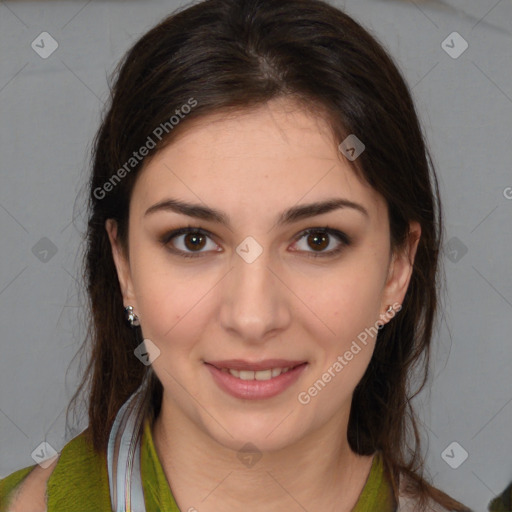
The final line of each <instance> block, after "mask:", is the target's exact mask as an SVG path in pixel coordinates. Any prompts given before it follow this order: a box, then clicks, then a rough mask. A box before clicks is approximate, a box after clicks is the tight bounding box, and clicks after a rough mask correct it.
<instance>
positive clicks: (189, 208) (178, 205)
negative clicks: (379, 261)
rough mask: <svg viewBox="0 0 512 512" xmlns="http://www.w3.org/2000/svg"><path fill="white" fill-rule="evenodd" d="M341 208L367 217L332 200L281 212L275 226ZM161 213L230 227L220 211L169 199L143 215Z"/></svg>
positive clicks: (362, 209) (348, 204)
mask: <svg viewBox="0 0 512 512" xmlns="http://www.w3.org/2000/svg"><path fill="white" fill-rule="evenodd" d="M342 208H350V209H353V210H356V211H358V212H360V213H361V214H363V215H364V216H366V217H369V214H368V211H367V210H366V208H365V207H364V206H362V205H360V204H358V203H354V202H353V201H349V200H348V199H343V198H332V199H327V200H325V201H318V202H315V203H309V204H304V205H299V206H293V207H292V208H289V209H288V210H285V211H283V212H281V213H280V214H279V215H278V216H277V226H282V225H285V224H291V223H293V222H297V221H299V220H301V219H305V218H308V217H313V216H315V215H322V214H324V213H329V212H332V211H334V210H338V209H342ZM161 211H168V212H175V213H180V214H183V215H187V216H189V217H195V218H197V219H203V220H208V221H212V222H218V223H219V224H222V225H224V226H227V227H230V226H231V223H230V220H229V217H228V216H227V215H226V214H225V213H224V212H222V211H220V210H216V209H214V208H210V207H208V206H203V205H201V204H195V203H187V202H184V201H180V200H178V199H171V198H169V199H164V200H163V201H159V202H158V203H156V204H154V205H153V206H150V207H149V208H148V209H147V210H146V212H145V213H144V217H146V216H147V215H150V214H153V213H156V212H161Z"/></svg>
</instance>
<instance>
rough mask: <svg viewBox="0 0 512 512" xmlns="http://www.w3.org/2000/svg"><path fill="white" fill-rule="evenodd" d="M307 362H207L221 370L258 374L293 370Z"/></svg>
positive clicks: (226, 360) (237, 360)
mask: <svg viewBox="0 0 512 512" xmlns="http://www.w3.org/2000/svg"><path fill="white" fill-rule="evenodd" d="M305 362H306V361H290V360H288V359H265V360H264V361H259V362H254V363H251V362H250V361H245V360H243V359H225V360H223V361H206V364H211V365H212V366H215V367H216V368H218V369H219V370H221V369H222V368H228V369H230V370H239V371H240V370H249V371H253V372H257V371H260V370H268V369H269V368H293V367H294V366H298V365H299V364H304V363H305Z"/></svg>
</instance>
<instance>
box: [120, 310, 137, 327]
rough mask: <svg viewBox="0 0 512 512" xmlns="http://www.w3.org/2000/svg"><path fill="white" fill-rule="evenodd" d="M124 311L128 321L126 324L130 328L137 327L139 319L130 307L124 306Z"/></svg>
mask: <svg viewBox="0 0 512 512" xmlns="http://www.w3.org/2000/svg"><path fill="white" fill-rule="evenodd" d="M124 311H125V313H126V320H128V323H129V324H130V325H131V326H132V327H137V326H138V325H140V322H139V317H138V316H137V315H136V314H135V313H134V312H133V307H132V306H126V307H125V308H124Z"/></svg>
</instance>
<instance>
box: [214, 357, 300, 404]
mask: <svg viewBox="0 0 512 512" xmlns="http://www.w3.org/2000/svg"><path fill="white" fill-rule="evenodd" d="M205 365H206V366H207V368H208V369H209V370H210V373H211V374H212V376H213V378H214V380H215V382H216V383H217V385H218V386H219V387H220V388H221V389H222V390H223V391H225V392H227V393H228V394H230V395H232V396H235V397H237V398H244V399H262V398H270V397H272V396H275V395H277V394H279V393H281V392H283V391H284V390H285V389H287V388H288V387H289V386H291V385H292V384H293V383H294V382H295V381H296V380H297V379H298V378H299V376H300V375H301V374H302V372H303V370H305V368H306V367H307V365H308V363H307V362H306V361H290V360H284V359H273V360H266V361H261V362H258V363H251V362H248V361H243V360H229V361H211V362H205Z"/></svg>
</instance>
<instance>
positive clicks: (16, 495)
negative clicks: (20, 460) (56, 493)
mask: <svg viewBox="0 0 512 512" xmlns="http://www.w3.org/2000/svg"><path fill="white" fill-rule="evenodd" d="M57 463H58V459H57V460H55V461H53V462H52V464H50V465H49V466H48V467H46V468H43V467H41V466H39V465H38V464H35V465H34V466H30V467H29V468H25V469H24V470H21V471H17V472H15V473H13V474H12V475H9V476H8V477H7V478H6V479H4V481H3V483H4V485H5V487H9V489H6V491H7V492H6V495H5V496H3V494H4V493H2V496H1V499H2V500H4V499H5V506H6V507H8V510H9V512H45V511H46V483H47V481H48V479H49V478H50V475H51V474H52V472H53V470H54V469H55V466H56V465H57ZM28 469H30V471H29V472H28V474H27V475H26V470H28ZM25 475H26V476H25ZM20 478H21V480H20ZM9 484H10V485H9ZM2 509H3V507H2Z"/></svg>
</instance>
